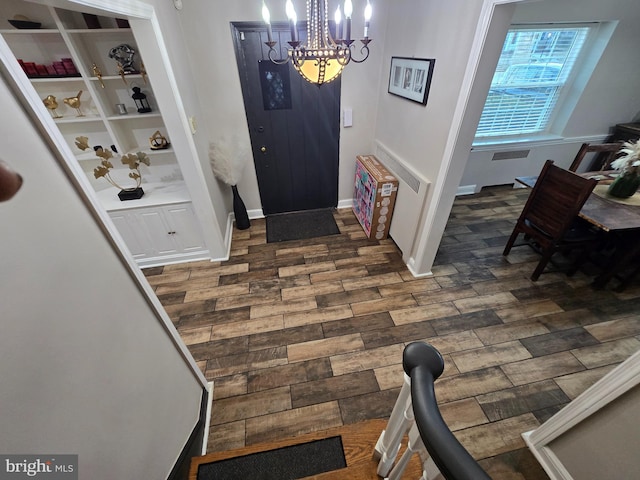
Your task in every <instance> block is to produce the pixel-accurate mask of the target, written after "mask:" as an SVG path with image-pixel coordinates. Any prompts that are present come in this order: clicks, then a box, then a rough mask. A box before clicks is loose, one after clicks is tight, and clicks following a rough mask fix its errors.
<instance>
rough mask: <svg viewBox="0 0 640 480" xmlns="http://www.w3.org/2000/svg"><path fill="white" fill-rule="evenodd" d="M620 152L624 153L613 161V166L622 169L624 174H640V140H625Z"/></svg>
mask: <svg viewBox="0 0 640 480" xmlns="http://www.w3.org/2000/svg"><path fill="white" fill-rule="evenodd" d="M620 153H621V154H622V155H621V156H620V157H619V158H617V159H616V160H614V161H613V162H611V168H613V169H614V170H618V171H620V173H621V174H622V175H626V174H630V175H638V174H640V140H636V141H635V142H624V143H623V144H622V148H621V149H620Z"/></svg>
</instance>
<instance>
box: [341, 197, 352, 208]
mask: <svg viewBox="0 0 640 480" xmlns="http://www.w3.org/2000/svg"><path fill="white" fill-rule="evenodd" d="M352 207H353V198H348V199H346V200H340V201H339V202H338V208H352Z"/></svg>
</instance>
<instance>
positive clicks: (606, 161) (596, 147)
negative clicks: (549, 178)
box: [569, 142, 622, 172]
mask: <svg viewBox="0 0 640 480" xmlns="http://www.w3.org/2000/svg"><path fill="white" fill-rule="evenodd" d="M621 148H622V143H620V142H618V143H598V144H593V143H583V144H582V146H581V147H580V150H578V153H577V155H576V157H575V158H574V159H573V163H571V166H570V167H569V170H570V171H572V172H575V171H577V170H578V166H579V165H580V164H581V163H582V161H583V160H584V159H585V156H586V155H587V154H588V153H597V154H598V155H596V157H595V161H596V162H597V163H596V165H595V167H594V165H593V164H592V165H591V166H590V167H589V170H609V166H610V165H611V162H613V161H614V160H615V159H616V157H617V155H616V154H617V153H618V152H620V149H621Z"/></svg>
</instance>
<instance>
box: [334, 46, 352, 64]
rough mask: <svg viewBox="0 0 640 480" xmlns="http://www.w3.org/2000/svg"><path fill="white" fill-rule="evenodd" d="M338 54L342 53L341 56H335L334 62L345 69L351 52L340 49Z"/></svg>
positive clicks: (347, 49) (346, 49)
mask: <svg viewBox="0 0 640 480" xmlns="http://www.w3.org/2000/svg"><path fill="white" fill-rule="evenodd" d="M340 52H341V53H342V55H336V61H337V62H338V63H339V64H340V65H342V66H343V67H346V66H347V64H348V63H349V62H350V61H351V59H352V58H351V50H350V49H349V48H342V49H340Z"/></svg>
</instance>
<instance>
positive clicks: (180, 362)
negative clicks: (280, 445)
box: [0, 77, 204, 480]
mask: <svg viewBox="0 0 640 480" xmlns="http://www.w3.org/2000/svg"><path fill="white" fill-rule="evenodd" d="M0 110H1V111H2V112H3V115H5V118H10V119H11V121H10V122H9V121H5V122H2V124H1V125H0V133H1V136H2V139H3V141H2V159H3V160H5V161H6V162H8V163H9V164H10V165H12V166H13V168H15V169H16V170H17V171H18V172H19V173H20V174H21V175H22V176H23V177H24V186H23V188H22V189H21V191H19V192H18V194H17V195H16V196H15V197H14V198H13V199H12V200H11V201H8V202H4V203H0V224H1V225H2V230H1V232H2V233H1V234H0V235H1V238H2V240H1V241H2V251H1V253H0V265H2V268H1V269H0V285H2V288H0V305H2V315H1V316H0V324H1V325H2V334H1V335H0V384H1V385H2V388H0V405H1V406H2V407H1V408H2V412H3V414H2V415H0V432H2V433H1V434H0V451H2V452H3V453H6V454H51V453H59V454H63V453H68V454H78V455H79V462H80V478H87V477H90V478H92V479H96V480H101V479H104V480H111V479H114V478H149V479H151V478H166V476H167V474H168V473H169V472H170V470H171V468H172V467H173V464H174V463H175V461H176V459H177V456H178V454H179V453H180V451H181V449H182V447H183V446H184V444H185V442H186V441H187V439H188V438H189V435H190V433H191V431H192V429H193V428H194V426H195V425H196V422H197V420H198V415H199V412H200V401H201V394H202V388H203V382H204V379H203V378H200V377H201V376H200V377H198V376H197V375H196V374H195V373H194V370H192V369H191V368H190V367H189V365H188V362H187V361H186V360H185V357H184V352H185V351H186V348H185V347H182V348H180V347H179V345H180V340H175V339H176V338H177V333H175V331H174V333H175V336H172V335H171V333H169V331H168V330H167V328H166V327H165V324H163V322H162V321H161V319H160V316H159V315H158V314H157V313H156V310H155V309H154V308H152V306H151V305H150V304H149V302H148V301H147V299H146V298H145V296H143V295H142V294H141V291H140V289H139V287H138V282H137V281H136V279H135V278H134V277H133V276H132V275H131V273H130V271H129V269H128V268H126V267H125V264H124V263H123V262H122V261H121V260H120V258H119V257H118V254H117V252H116V250H115V249H114V248H113V247H112V245H111V244H110V242H109V241H108V239H107V237H106V236H105V234H104V232H103V230H102V229H101V228H100V227H99V225H98V223H97V222H96V220H95V219H94V218H93V217H92V215H91V213H90V211H89V209H88V208H87V207H86V206H85V205H84V204H83V203H82V201H81V199H80V197H79V195H78V193H77V192H76V191H75V190H74V188H73V185H72V184H71V182H70V181H69V179H68V178H67V176H66V175H65V174H64V172H63V170H62V168H61V167H60V166H59V164H58V163H57V162H56V159H55V157H54V156H53V155H52V153H51V151H50V150H49V149H48V147H47V146H46V144H45V143H44V141H43V140H42V139H41V137H40V135H39V133H38V131H37V130H36V129H35V128H34V126H33V124H32V123H31V122H30V120H29V118H28V117H27V115H26V114H25V112H24V111H23V110H22V109H21V107H20V106H19V104H18V103H17V101H16V97H15V96H14V95H13V93H12V92H11V91H10V90H9V88H8V86H7V84H6V83H5V81H4V77H2V80H1V81H0ZM137 275H138V277H137V278H138V279H141V278H142V274H141V273H140V272H139V271H137ZM142 281H143V282H144V279H143V278H142ZM147 292H151V289H150V287H148V288H147ZM158 305H159V304H158ZM165 321H166V322H168V324H171V322H170V320H169V319H168V318H165ZM176 342H178V343H176Z"/></svg>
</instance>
